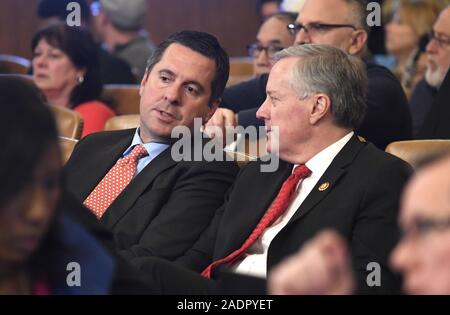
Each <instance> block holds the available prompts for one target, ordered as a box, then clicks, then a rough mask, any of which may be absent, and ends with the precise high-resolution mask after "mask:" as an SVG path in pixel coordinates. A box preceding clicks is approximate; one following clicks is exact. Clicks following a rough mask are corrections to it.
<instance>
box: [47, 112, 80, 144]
mask: <svg viewBox="0 0 450 315" xmlns="http://www.w3.org/2000/svg"><path fill="white" fill-rule="evenodd" d="M49 107H50V109H51V110H52V112H53V115H54V117H55V120H56V125H57V126H58V133H59V135H60V136H62V137H66V138H72V139H80V137H81V134H82V132H83V118H82V117H81V115H80V114H79V113H77V112H75V111H73V110H70V109H67V108H63V107H59V106H52V105H49Z"/></svg>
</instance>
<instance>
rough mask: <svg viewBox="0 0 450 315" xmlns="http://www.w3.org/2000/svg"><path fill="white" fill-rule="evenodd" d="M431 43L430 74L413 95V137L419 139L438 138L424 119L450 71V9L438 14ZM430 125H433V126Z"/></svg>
mask: <svg viewBox="0 0 450 315" xmlns="http://www.w3.org/2000/svg"><path fill="white" fill-rule="evenodd" d="M429 37H430V41H429V43H428V45H427V47H426V52H427V71H426V73H425V78H423V79H422V80H421V81H420V82H419V83H418V84H417V86H416V88H415V89H414V91H413V94H412V95H411V100H410V103H409V105H410V108H411V116H412V119H413V120H412V121H413V130H414V135H415V136H418V137H419V138H432V137H435V136H439V134H433V133H432V132H430V131H429V129H430V128H431V129H434V127H435V125H436V122H435V121H433V122H430V123H431V124H430V123H429V124H428V125H429V126H424V123H425V120H426V118H427V116H428V114H429V112H430V109H431V108H432V104H433V101H434V100H435V97H436V95H437V92H438V90H439V88H440V87H441V85H442V82H443V81H444V77H445V75H446V73H447V71H448V70H449V69H450V6H447V7H446V8H445V9H444V10H443V11H442V12H441V14H440V15H439V17H438V18H437V20H436V22H435V23H434V25H433V30H432V32H431V33H430V36H429ZM430 125H431V126H430Z"/></svg>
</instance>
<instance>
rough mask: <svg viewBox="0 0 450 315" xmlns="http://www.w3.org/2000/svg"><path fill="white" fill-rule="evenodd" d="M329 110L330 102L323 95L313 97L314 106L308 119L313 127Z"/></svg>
mask: <svg viewBox="0 0 450 315" xmlns="http://www.w3.org/2000/svg"><path fill="white" fill-rule="evenodd" d="M330 110H331V100H330V98H329V97H328V96H327V95H325V94H318V95H316V96H315V97H314V104H313V106H312V110H311V116H310V118H309V120H310V123H311V124H312V125H315V124H316V123H317V122H319V121H320V120H321V119H322V118H323V117H325V116H326V115H327V113H328V112H329V111H330Z"/></svg>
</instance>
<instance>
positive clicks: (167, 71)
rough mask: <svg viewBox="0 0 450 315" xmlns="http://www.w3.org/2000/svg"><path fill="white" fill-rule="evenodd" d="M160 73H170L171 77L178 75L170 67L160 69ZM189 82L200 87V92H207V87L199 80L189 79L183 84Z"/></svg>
mask: <svg viewBox="0 0 450 315" xmlns="http://www.w3.org/2000/svg"><path fill="white" fill-rule="evenodd" d="M158 73H159V74H166V75H169V76H171V77H176V74H175V73H174V72H173V71H172V70H169V69H161V70H159V71H158ZM188 84H193V85H195V86H196V87H197V88H198V90H199V92H200V93H204V92H205V88H204V87H203V86H202V85H201V84H200V83H199V82H198V81H195V80H188V81H185V82H183V85H188Z"/></svg>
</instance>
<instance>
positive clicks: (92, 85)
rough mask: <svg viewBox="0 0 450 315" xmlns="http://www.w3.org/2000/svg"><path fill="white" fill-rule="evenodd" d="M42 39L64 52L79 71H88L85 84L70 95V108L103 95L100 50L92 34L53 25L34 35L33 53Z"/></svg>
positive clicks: (82, 29) (82, 30)
mask: <svg viewBox="0 0 450 315" xmlns="http://www.w3.org/2000/svg"><path fill="white" fill-rule="evenodd" d="M41 39H45V41H46V42H47V43H48V44H49V45H51V46H54V47H57V48H59V49H61V50H62V51H63V52H64V53H65V54H66V55H67V56H68V57H69V59H70V60H71V61H72V63H73V64H74V65H75V67H76V68H77V69H86V74H85V75H84V81H83V82H82V83H80V84H79V85H77V86H76V87H75V88H74V89H73V91H72V93H71V95H70V104H69V108H73V107H75V106H77V105H79V104H81V103H84V102H88V101H92V100H95V99H99V98H100V97H101V93H102V81H101V75H100V63H99V51H98V48H97V46H96V44H95V42H94V39H93V37H92V35H91V34H90V33H89V31H87V30H86V29H84V28H80V27H70V26H68V25H65V24H56V25H51V26H49V27H47V28H44V29H42V30H40V31H39V32H37V33H36V34H35V35H34V37H33V39H32V41H31V48H32V50H33V52H34V50H35V49H36V46H37V45H38V43H39V41H40V40H41Z"/></svg>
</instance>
